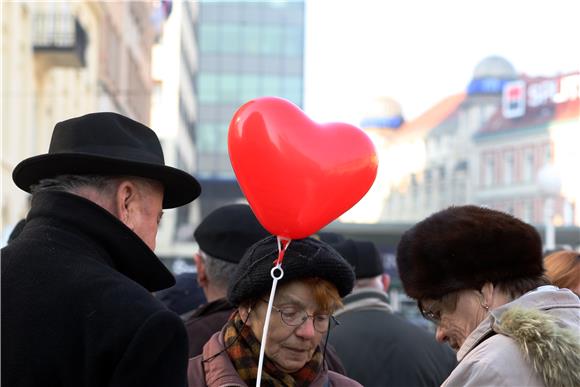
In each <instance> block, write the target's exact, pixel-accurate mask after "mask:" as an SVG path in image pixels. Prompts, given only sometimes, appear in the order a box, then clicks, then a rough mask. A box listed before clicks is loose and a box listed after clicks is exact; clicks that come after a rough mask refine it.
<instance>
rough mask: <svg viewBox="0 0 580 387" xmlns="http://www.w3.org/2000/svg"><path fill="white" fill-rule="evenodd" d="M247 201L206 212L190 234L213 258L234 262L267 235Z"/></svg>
mask: <svg viewBox="0 0 580 387" xmlns="http://www.w3.org/2000/svg"><path fill="white" fill-rule="evenodd" d="M269 235H270V233H268V231H266V230H265V229H264V227H262V225H261V224H260V222H258V219H257V218H256V215H254V213H253V212H252V209H251V208H250V206H248V205H247V204H230V205H226V206H223V207H220V208H218V209H216V210H214V211H213V212H211V213H210V214H209V215H208V216H206V217H205V218H204V219H203V220H202V221H201V223H200V224H199V226H197V228H196V229H195V232H194V233H193V236H194V237H195V240H196V241H197V243H198V245H199V247H200V248H201V250H203V251H204V252H205V253H207V254H209V255H210V256H211V257H213V258H217V259H221V260H222V261H227V262H232V263H238V262H239V261H240V259H242V256H243V255H244V253H245V252H246V250H247V249H248V248H249V247H250V246H252V245H253V244H254V243H256V242H258V241H259V240H261V239H264V238H265V237H267V236H269Z"/></svg>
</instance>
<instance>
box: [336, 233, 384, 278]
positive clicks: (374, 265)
mask: <svg viewBox="0 0 580 387" xmlns="http://www.w3.org/2000/svg"><path fill="white" fill-rule="evenodd" d="M332 247H334V249H335V250H336V251H338V252H339V253H340V255H342V257H343V258H344V259H346V260H347V261H348V263H350V264H351V265H352V267H353V269H354V274H355V275H356V278H357V279H359V278H372V277H376V276H378V275H381V274H383V261H382V259H381V254H380V253H379V250H378V249H377V247H376V246H375V244H374V243H372V242H367V241H355V240H352V239H346V240H344V241H342V242H338V243H335V244H332Z"/></svg>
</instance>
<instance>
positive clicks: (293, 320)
mask: <svg viewBox="0 0 580 387" xmlns="http://www.w3.org/2000/svg"><path fill="white" fill-rule="evenodd" d="M262 301H263V302H265V303H266V304H267V303H268V301H266V300H262ZM272 309H274V310H275V311H276V312H278V313H280V318H281V319H282V322H283V323H284V324H286V325H288V326H290V327H298V326H300V325H302V324H304V323H305V322H306V320H308V319H309V318H311V319H312V323H313V325H314V329H315V330H316V331H317V332H319V333H326V332H327V331H328V330H329V329H330V328H333V327H334V326H336V325H339V322H338V320H336V318H335V317H334V316H333V315H331V314H313V315H309V314H308V313H306V311H305V310H304V309H297V308H296V307H294V306H287V307H284V308H278V307H276V306H274V305H272Z"/></svg>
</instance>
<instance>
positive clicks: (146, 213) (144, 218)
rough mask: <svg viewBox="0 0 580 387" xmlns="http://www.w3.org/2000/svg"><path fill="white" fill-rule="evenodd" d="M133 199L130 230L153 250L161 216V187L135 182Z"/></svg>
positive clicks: (155, 183) (151, 183)
mask: <svg viewBox="0 0 580 387" xmlns="http://www.w3.org/2000/svg"><path fill="white" fill-rule="evenodd" d="M136 187H137V192H136V195H135V199H134V200H132V202H131V215H130V216H131V220H130V224H131V229H132V230H133V231H134V232H135V234H137V235H138V236H139V237H140V238H141V239H142V240H143V242H145V244H147V246H149V248H151V250H155V244H156V243H155V242H156V238H157V230H158V228H159V222H160V221H161V216H162V215H163V186H162V185H161V184H160V183H157V182H149V183H148V184H145V183H143V182H139V181H137V184H136Z"/></svg>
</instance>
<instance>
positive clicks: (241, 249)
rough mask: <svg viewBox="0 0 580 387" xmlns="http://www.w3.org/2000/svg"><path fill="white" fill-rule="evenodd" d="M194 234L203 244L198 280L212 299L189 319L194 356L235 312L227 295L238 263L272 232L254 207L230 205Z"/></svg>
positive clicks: (208, 218)
mask: <svg viewBox="0 0 580 387" xmlns="http://www.w3.org/2000/svg"><path fill="white" fill-rule="evenodd" d="M193 235H194V237H195V240H196V242H197V244H198V245H199V250H198V251H197V252H196V253H195V254H194V260H195V265H196V267H197V281H198V283H199V285H200V287H201V288H202V289H203V292H204V293H205V297H206V299H207V301H208V302H207V304H204V305H202V306H200V307H199V308H198V309H196V310H195V311H193V313H191V315H190V316H189V317H187V318H186V319H185V329H186V330H187V335H188V337H189V356H190V357H194V356H197V355H199V354H200V353H201V351H202V349H203V345H204V344H205V343H206V341H208V340H209V338H210V337H211V336H212V335H213V334H214V333H215V332H217V331H219V330H220V329H221V328H222V327H223V325H224V324H225V323H226V321H227V320H228V318H229V317H230V315H231V314H232V312H233V311H234V306H233V305H231V304H230V303H229V302H228V301H227V299H226V294H227V291H228V285H229V282H230V279H231V277H232V276H233V273H234V272H235V271H236V268H237V264H238V263H239V262H240V259H241V258H242V256H243V255H244V253H245V252H246V250H247V249H248V248H249V247H250V246H251V245H253V244H254V243H256V242H258V241H259V240H261V239H264V238H266V237H267V236H268V235H270V234H269V233H268V231H266V230H265V229H264V228H263V227H262V225H261V224H260V222H258V219H257V218H256V216H255V215H254V213H253V212H252V209H251V208H250V206H248V205H247V204H229V205H226V206H223V207H220V208H218V209H216V210H214V211H213V212H211V213H210V214H209V215H208V216H206V217H205V218H204V219H203V220H202V221H201V223H200V224H199V226H198V227H197V228H196V229H195V232H194V234H193Z"/></svg>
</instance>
